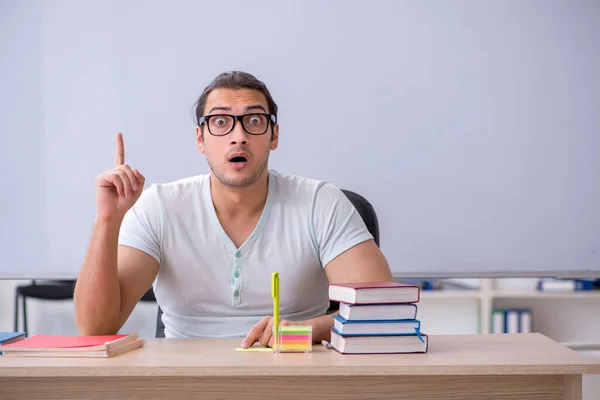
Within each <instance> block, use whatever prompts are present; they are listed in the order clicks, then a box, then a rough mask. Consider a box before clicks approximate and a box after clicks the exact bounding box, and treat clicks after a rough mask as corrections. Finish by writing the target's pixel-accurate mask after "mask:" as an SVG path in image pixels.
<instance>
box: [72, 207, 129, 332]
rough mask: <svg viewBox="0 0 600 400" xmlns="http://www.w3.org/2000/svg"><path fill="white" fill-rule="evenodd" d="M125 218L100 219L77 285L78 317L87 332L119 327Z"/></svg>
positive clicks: (95, 224)
mask: <svg viewBox="0 0 600 400" xmlns="http://www.w3.org/2000/svg"><path fill="white" fill-rule="evenodd" d="M120 225H121V221H120V220H118V221H106V220H98V219H97V220H96V221H95V222H94V228H93V230H92V237H91V239H90V244H89V247H88V251H87V253H86V256H85V260H84V262H83V266H82V268H81V272H80V274H79V277H78V279H77V284H76V286H75V296H74V304H75V320H76V324H77V328H78V329H79V330H80V332H81V333H82V334H85V335H94V334H96V335H98V334H111V333H115V330H118V327H117V325H118V320H119V308H120V303H121V301H120V298H121V296H120V293H121V292H120V288H119V277H118V272H117V248H118V237H119V229H120Z"/></svg>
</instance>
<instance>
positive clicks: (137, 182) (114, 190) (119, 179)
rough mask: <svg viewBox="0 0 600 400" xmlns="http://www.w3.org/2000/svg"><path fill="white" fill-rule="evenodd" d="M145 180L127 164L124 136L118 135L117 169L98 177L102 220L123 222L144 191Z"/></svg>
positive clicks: (97, 189)
mask: <svg viewBox="0 0 600 400" xmlns="http://www.w3.org/2000/svg"><path fill="white" fill-rule="evenodd" d="M144 182H145V178H144V176H142V174H140V172H139V171H138V170H137V169H135V168H131V167H129V165H127V164H125V146H124V144H123V135H122V134H121V133H120V132H119V133H117V152H116V156H115V168H113V169H110V170H108V171H104V172H103V173H101V174H100V175H98V176H97V177H96V208H97V213H98V218H100V219H102V220H119V221H120V220H122V219H123V218H124V216H125V213H126V212H127V211H128V210H129V209H130V208H131V207H133V205H134V204H135V202H136V201H137V199H139V198H140V195H141V194H142V190H143V189H144Z"/></svg>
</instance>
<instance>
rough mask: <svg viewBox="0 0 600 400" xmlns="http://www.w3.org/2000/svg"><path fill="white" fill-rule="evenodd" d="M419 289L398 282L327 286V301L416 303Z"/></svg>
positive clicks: (419, 293) (416, 286) (418, 297)
mask: <svg viewBox="0 0 600 400" xmlns="http://www.w3.org/2000/svg"><path fill="white" fill-rule="evenodd" d="M420 295H421V288H420V287H419V286H418V285H408V284H404V283H399V282H370V283H339V284H330V285H329V299H330V300H333V301H338V302H341V303H348V304H384V303H390V304H394V303H400V304H402V303H417V302H418V301H419V299H420Z"/></svg>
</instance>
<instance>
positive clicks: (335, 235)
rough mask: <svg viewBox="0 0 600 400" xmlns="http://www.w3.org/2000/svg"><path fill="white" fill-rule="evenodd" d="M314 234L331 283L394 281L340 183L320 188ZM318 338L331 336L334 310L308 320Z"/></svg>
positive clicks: (315, 336)
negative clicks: (337, 185)
mask: <svg viewBox="0 0 600 400" xmlns="http://www.w3.org/2000/svg"><path fill="white" fill-rule="evenodd" d="M312 219H313V227H314V236H315V239H316V242H317V244H318V249H319V256H320V258H321V260H322V262H323V267H324V270H325V274H326V275H327V279H328V281H329V283H330V284H336V283H350V282H381V281H392V280H393V277H392V273H391V271H390V267H389V264H388V262H387V260H386V258H385V256H384V255H383V254H382V252H381V250H380V249H379V247H378V246H377V244H376V243H375V241H374V240H373V236H372V235H371V234H370V233H369V231H368V229H367V227H366V224H365V223H364V221H363V219H362V217H361V216H360V214H359V213H358V211H357V210H356V209H355V208H354V206H353V205H352V203H351V202H350V200H348V198H347V197H346V196H345V195H344V193H343V192H342V191H341V190H339V189H338V188H337V187H335V186H333V185H331V184H325V185H324V186H323V187H321V188H320V190H319V192H318V193H317V198H316V199H315V203H314V209H313V216H312ZM305 322H306V323H310V324H312V325H313V339H314V341H315V342H317V343H318V342H320V341H321V340H329V338H330V329H331V327H332V326H333V317H332V315H331V314H329V315H323V316H320V317H316V318H313V319H310V320H308V321H305Z"/></svg>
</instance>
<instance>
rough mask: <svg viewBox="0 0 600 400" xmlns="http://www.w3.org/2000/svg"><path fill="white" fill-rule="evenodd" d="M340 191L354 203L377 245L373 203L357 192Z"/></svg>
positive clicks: (377, 228) (376, 221)
mask: <svg viewBox="0 0 600 400" xmlns="http://www.w3.org/2000/svg"><path fill="white" fill-rule="evenodd" d="M342 192H344V194H345V195H346V197H347V198H348V200H350V202H351V203H352V204H353V205H354V208H356V211H358V213H359V214H360V216H361V217H362V219H363V221H364V222H365V225H366V226H367V229H368V230H369V232H370V233H371V235H373V238H374V239H375V243H376V244H377V246H379V220H378V219H377V213H376V212H375V209H374V208H373V205H372V204H371V203H369V201H368V200H367V199H365V198H364V197H363V196H362V195H360V194H358V193H355V192H352V191H350V190H346V189H342Z"/></svg>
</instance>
